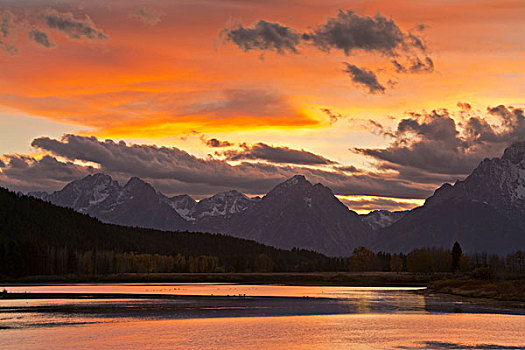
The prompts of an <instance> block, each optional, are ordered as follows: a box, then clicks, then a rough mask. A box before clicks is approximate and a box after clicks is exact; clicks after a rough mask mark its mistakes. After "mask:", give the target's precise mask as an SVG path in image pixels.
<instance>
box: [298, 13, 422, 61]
mask: <svg viewBox="0 0 525 350" xmlns="http://www.w3.org/2000/svg"><path fill="white" fill-rule="evenodd" d="M303 38H304V39H305V40H306V41H309V42H311V43H312V44H313V45H314V46H316V47H318V48H320V49H321V50H324V51H330V50H331V49H339V50H342V51H343V52H344V53H345V54H346V55H347V56H348V55H350V54H352V52H353V51H354V50H362V51H371V52H379V53H381V54H384V55H388V56H395V55H396V52H397V51H398V50H410V49H413V48H417V49H420V50H424V49H425V47H424V44H423V41H422V40H421V39H420V38H418V37H417V36H416V35H414V34H405V33H404V32H403V31H402V30H401V29H400V28H399V27H398V26H397V24H396V23H395V22H394V21H393V20H392V19H387V18H386V17H383V16H381V15H380V14H377V15H375V16H374V17H369V16H360V15H358V14H356V13H355V12H353V11H350V10H347V11H346V12H345V11H342V10H339V13H338V14H337V17H331V18H329V19H328V20H327V22H326V23H325V24H323V25H321V26H319V27H318V28H317V29H316V30H314V31H313V32H311V33H307V34H304V35H303Z"/></svg>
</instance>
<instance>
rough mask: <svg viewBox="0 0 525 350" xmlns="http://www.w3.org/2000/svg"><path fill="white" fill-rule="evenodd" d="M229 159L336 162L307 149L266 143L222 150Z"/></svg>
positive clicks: (307, 163)
mask: <svg viewBox="0 0 525 350" xmlns="http://www.w3.org/2000/svg"><path fill="white" fill-rule="evenodd" d="M221 155H223V156H225V157H226V159H227V160H233V161H237V160H265V161H268V162H271V163H280V164H299V165H327V164H334V163H335V162H334V161H331V160H329V159H327V158H325V157H323V156H320V155H318V154H314V153H311V152H308V151H305V150H296V149H291V148H288V147H275V146H270V145H267V144H265V143H261V142H260V143H256V144H254V145H247V144H245V143H244V144H241V149H240V150H230V151H225V152H222V153H221Z"/></svg>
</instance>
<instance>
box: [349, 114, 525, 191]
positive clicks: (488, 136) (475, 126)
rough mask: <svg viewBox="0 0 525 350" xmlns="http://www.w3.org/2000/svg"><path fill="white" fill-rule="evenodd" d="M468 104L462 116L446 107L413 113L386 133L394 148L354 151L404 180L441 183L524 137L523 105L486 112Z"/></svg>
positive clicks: (452, 178) (467, 170)
mask: <svg viewBox="0 0 525 350" xmlns="http://www.w3.org/2000/svg"><path fill="white" fill-rule="evenodd" d="M466 105H468V104H462V106H463V107H462V110H461V113H457V114H454V113H450V112H449V111H447V110H445V109H442V110H434V111H432V112H430V113H427V112H423V113H411V114H409V118H405V119H402V120H401V121H400V122H399V123H398V124H397V128H396V130H393V131H386V130H384V131H383V132H384V134H385V135H386V136H387V137H390V138H392V139H393V140H392V142H391V144H390V146H389V147H387V148H381V149H380V148H357V149H354V151H355V152H357V153H360V154H363V155H365V156H368V157H371V158H373V159H375V160H376V161H377V162H378V164H379V167H380V169H383V170H394V171H397V172H398V173H399V177H400V178H404V179H406V180H409V181H415V182H420V183H436V182H438V181H439V179H442V180H443V182H450V181H454V180H455V179H457V178H460V177H464V176H466V175H468V174H470V173H471V171H472V170H473V169H474V168H475V167H476V166H477V165H478V164H479V162H480V161H481V160H483V159H484V158H487V157H499V156H501V154H502V153H503V150H504V149H505V148H506V147H508V146H509V145H510V144H511V143H513V142H516V141H520V140H523V139H525V117H524V113H523V109H521V108H513V107H506V106H503V105H500V106H497V107H489V108H487V110H486V112H482V111H473V110H471V109H467V110H466V109H465V106H466Z"/></svg>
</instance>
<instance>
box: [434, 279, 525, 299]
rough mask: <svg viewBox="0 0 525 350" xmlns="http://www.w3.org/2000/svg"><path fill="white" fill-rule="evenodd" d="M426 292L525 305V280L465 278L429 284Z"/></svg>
mask: <svg viewBox="0 0 525 350" xmlns="http://www.w3.org/2000/svg"><path fill="white" fill-rule="evenodd" d="M428 292H432V293H438V294H448V295H454V296H461V297H468V298H482V299H492V300H499V301H516V302H522V303H525V278H519V279H509V280H501V281H498V280H477V279H467V278H465V279H444V280H437V281H432V282H430V283H429V286H428Z"/></svg>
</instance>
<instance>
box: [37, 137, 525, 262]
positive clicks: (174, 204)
mask: <svg viewBox="0 0 525 350" xmlns="http://www.w3.org/2000/svg"><path fill="white" fill-rule="evenodd" d="M29 195H31V196H33V197H37V198H40V199H43V200H45V201H48V202H51V203H52V204H55V205H59V206H63V207H68V208H72V209H74V210H76V211H79V212H81V213H85V214H89V215H91V216H93V217H96V218H98V219H100V220H101V221H103V222H107V223H114V224H120V225H126V226H139V227H146V228H154V229H160V230H166V231H173V230H188V231H194V232H212V233H223V234H228V235H231V236H235V237H240V238H246V239H252V240H255V241H258V242H261V243H264V244H268V245H271V246H274V247H278V248H284V249H291V248H294V247H297V248H305V249H311V250H315V251H318V252H320V253H323V254H327V255H330V256H345V255H346V256H347V255H350V254H351V252H352V250H353V249H354V248H356V247H358V246H366V247H369V248H371V249H373V250H376V251H379V250H383V251H389V252H408V251H410V250H412V249H413V248H417V247H433V246H434V247H446V248H450V247H451V246H452V245H453V243H454V242H455V241H458V242H460V244H461V245H462V246H463V247H464V249H465V250H466V251H471V252H473V251H489V252H494V253H506V252H510V251H514V250H517V249H520V248H521V249H523V248H524V247H525V143H516V144H513V145H512V146H510V147H509V148H507V149H506V150H505V152H504V154H503V156H502V157H501V158H494V159H485V160H484V161H482V162H481V163H480V165H479V166H478V167H477V168H476V169H475V170H474V171H473V172H472V174H471V175H470V176H468V177H467V178H466V179H465V180H463V181H457V182H456V183H455V184H454V185H450V184H444V185H443V186H441V187H440V188H439V189H437V190H436V191H435V193H434V195H432V196H431V197H429V198H428V199H427V200H426V201H425V204H424V205H423V206H421V207H418V208H415V209H413V210H410V211H402V212H389V211H386V210H378V211H373V212H371V213H369V214H366V215H358V214H357V213H356V212H354V211H352V210H350V209H348V208H347V207H346V206H345V205H344V204H343V203H341V202H340V201H339V200H338V199H337V197H335V196H334V194H333V193H332V191H331V190H330V189H329V188H328V187H326V186H323V185H322V184H315V185H314V184H312V183H310V182H309V181H307V179H306V178H305V177H304V176H302V175H296V176H294V177H292V178H291V179H288V180H286V181H284V182H283V183H281V184H279V185H277V186H276V187H274V188H273V189H272V190H270V191H269V192H268V194H266V195H265V196H264V197H263V198H259V197H256V198H249V197H247V196H246V195H244V194H242V193H240V192H238V191H235V190H232V191H228V192H222V193H218V194H215V195H213V196H212V197H209V198H205V199H201V200H200V201H198V202H197V201H195V200H194V199H193V198H191V197H190V196H188V195H178V196H174V197H168V196H165V195H163V194H162V193H160V192H159V191H157V190H155V189H154V188H153V187H152V186H151V185H150V184H148V183H146V182H144V181H143V180H141V179H139V178H136V177H134V178H131V179H130V180H129V181H128V182H127V183H126V184H125V185H124V186H121V185H120V184H119V183H118V182H116V181H114V180H113V179H112V178H111V177H110V176H108V175H104V174H95V175H90V176H87V177H85V178H83V179H80V180H76V181H73V182H71V183H70V184H68V185H66V186H65V187H64V188H63V189H62V190H60V191H56V192H54V193H52V194H48V193H45V192H33V193H29Z"/></svg>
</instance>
